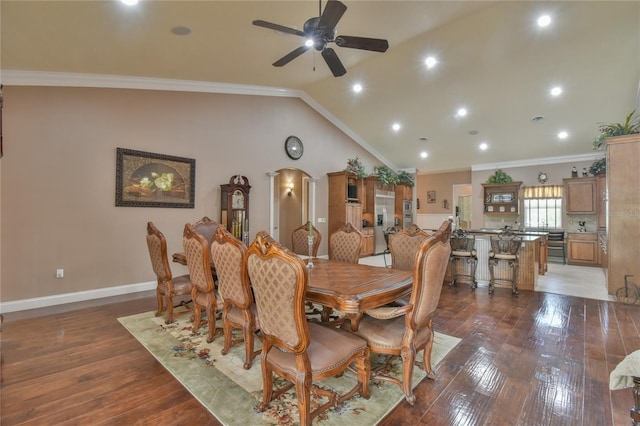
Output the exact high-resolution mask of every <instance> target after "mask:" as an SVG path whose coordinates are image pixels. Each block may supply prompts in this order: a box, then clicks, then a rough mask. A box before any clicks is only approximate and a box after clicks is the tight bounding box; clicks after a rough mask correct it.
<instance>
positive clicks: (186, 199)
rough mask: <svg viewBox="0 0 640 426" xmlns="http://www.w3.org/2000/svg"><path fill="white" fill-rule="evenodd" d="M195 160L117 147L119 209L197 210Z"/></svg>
mask: <svg viewBox="0 0 640 426" xmlns="http://www.w3.org/2000/svg"><path fill="white" fill-rule="evenodd" d="M195 183H196V160H195V159H192V158H182V157H174V156H171V155H164V154H155V153H152V152H143V151H134V150H132V149H125V148H117V152H116V206H117V207H177V208H188V209H192V208H193V207H194V199H195Z"/></svg>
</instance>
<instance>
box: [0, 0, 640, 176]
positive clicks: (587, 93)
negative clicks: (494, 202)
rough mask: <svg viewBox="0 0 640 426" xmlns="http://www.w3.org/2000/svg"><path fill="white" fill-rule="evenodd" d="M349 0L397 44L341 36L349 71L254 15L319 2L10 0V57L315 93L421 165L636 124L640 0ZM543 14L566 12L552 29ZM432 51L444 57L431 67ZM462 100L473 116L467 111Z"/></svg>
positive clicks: (577, 148) (292, 21) (351, 125)
mask: <svg viewBox="0 0 640 426" xmlns="http://www.w3.org/2000/svg"><path fill="white" fill-rule="evenodd" d="M343 3H344V4H345V5H346V6H347V10H346V12H345V14H344V16H343V17H342V19H341V20H340V21H339V23H338V26H337V34H338V35H354V36H365V37H375V38H383V39H387V40H388V41H389V45H390V47H389V49H388V50H387V52H385V53H377V52H369V51H363V50H356V49H350V48H344V47H338V46H336V45H335V44H333V43H331V44H330V46H331V47H333V48H334V50H335V51H336V53H337V54H338V56H339V58H340V59H341V61H342V63H343V64H344V65H345V67H346V69H347V74H346V75H344V76H342V77H338V78H336V77H333V76H332V74H331V72H330V71H329V69H328V67H327V65H326V64H325V63H324V60H323V58H322V56H321V55H320V52H316V51H315V50H313V49H311V50H309V51H307V52H306V53H304V54H302V55H301V56H299V57H298V58H296V59H295V60H293V61H292V62H290V63H289V64H287V65H285V66H284V67H279V68H277V67H273V66H272V65H271V64H272V63H273V62H275V61H276V60H277V59H279V58H281V57H282V56H284V55H285V54H287V53H289V52H290V51H292V50H294V49H295V48H297V47H298V46H300V44H301V43H302V42H303V39H302V38H301V37H297V36H295V35H290V34H283V33H279V32H276V31H274V30H270V29H265V28H261V27H257V26H254V25H252V21H253V20H255V19H262V20H265V21H269V22H273V23H277V24H280V25H284V26H289V27H295V28H298V29H302V26H303V24H304V22H305V21H306V20H307V19H308V18H311V17H313V16H318V14H319V4H318V2H316V1H307V0H306V1H271V0H261V1H185V0H173V1H151V0H141V1H140V2H139V3H138V4H137V5H135V6H125V5H124V4H122V3H121V2H120V1H116V0H108V1H55V0H51V1H13V0H3V1H2V2H1V3H0V13H1V24H2V27H1V36H2V39H1V43H2V44H1V52H0V53H1V61H2V62H1V63H0V65H1V68H2V70H3V71H25V70H29V71H49V72H66V73H88V74H108V75H119V76H135V77H153V78H166V79H177V80H193V81H199V82H214V83H230V84H233V85H252V86H268V87H278V88H287V89H292V90H296V91H300V92H301V93H305V94H306V95H307V97H308V98H309V99H311V100H312V101H313V103H314V104H316V106H317V107H319V108H320V109H322V110H323V112H324V113H325V115H327V116H328V117H329V118H330V119H332V120H333V121H334V122H336V123H337V124H338V125H339V126H340V127H342V128H345V129H347V130H348V133H349V134H350V135H351V136H352V137H353V138H354V139H355V140H356V141H358V142H359V143H361V144H363V145H364V146H365V147H368V148H369V149H370V150H372V151H373V152H375V153H377V154H378V156H379V157H380V158H381V160H382V161H384V162H386V163H388V164H389V165H391V166H393V167H395V168H415V169H418V170H421V171H438V170H454V169H464V168H468V167H471V166H472V165H478V164H488V163H501V162H515V161H518V160H527V159H537V158H548V157H564V156H572V155H578V154H585V153H590V152H591V141H592V140H593V138H594V137H595V136H596V135H597V129H598V124H599V123H601V122H619V121H623V120H624V118H625V117H626V115H627V114H628V113H629V112H630V111H631V110H633V109H634V108H636V107H637V105H638V103H639V102H638V89H639V82H640V2H637V1H619V2H618V1H584V2H582V1H557V2H539V1H536V2H531V1H511V2H506V1H493V2H481V1H442V2H440V1H365V0H355V1H354V0H351V1H349V0H343ZM324 6H325V1H324V0H323V1H322V8H324ZM542 14H548V15H549V16H550V17H551V24H550V25H549V26H547V27H544V28H540V27H538V26H537V25H536V20H537V18H538V17H539V16H540V15H542ZM176 27H184V28H188V29H189V30H190V33H189V34H187V35H177V34H175V33H174V31H176V30H174V29H175V28H176ZM172 30H174V31H172ZM428 56H434V57H436V58H437V60H438V63H437V65H436V66H434V67H433V68H430V69H429V68H427V66H426V65H425V62H424V61H425V58H426V57H428ZM355 83H359V84H361V85H362V91H361V92H360V93H354V92H353V90H352V86H353V85H354V84H355ZM554 86H560V87H561V88H562V94H561V95H560V96H557V97H554V96H552V95H550V93H549V91H550V89H551V88H552V87H554ZM462 107H464V108H466V109H467V111H468V114H467V116H466V117H457V116H456V111H457V110H458V109H459V108H462ZM534 117H542V118H541V119H537V120H534V119H533V118H534ZM393 123H398V124H399V125H400V129H399V130H398V131H394V130H392V127H391V126H392V124H393ZM561 131H566V132H567V135H568V136H567V138H566V139H560V138H558V133H559V132H561ZM421 138H426V140H421ZM483 142H484V143H486V144H487V149H486V150H484V151H483V150H480V149H479V145H480V144H481V143H483ZM422 152H426V153H427V154H428V156H427V157H426V158H421V156H420V153H422Z"/></svg>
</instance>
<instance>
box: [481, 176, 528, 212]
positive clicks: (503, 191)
mask: <svg viewBox="0 0 640 426" xmlns="http://www.w3.org/2000/svg"><path fill="white" fill-rule="evenodd" d="M520 185H522V182H511V183H504V184H492V183H483V184H482V187H483V190H484V213H485V214H512V215H513V214H516V215H517V214H518V207H519V196H520Z"/></svg>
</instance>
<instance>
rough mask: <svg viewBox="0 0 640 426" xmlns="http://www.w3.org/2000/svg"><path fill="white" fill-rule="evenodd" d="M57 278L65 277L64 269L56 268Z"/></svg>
mask: <svg viewBox="0 0 640 426" xmlns="http://www.w3.org/2000/svg"><path fill="white" fill-rule="evenodd" d="M56 278H64V269H56Z"/></svg>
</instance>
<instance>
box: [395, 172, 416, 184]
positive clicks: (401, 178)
mask: <svg viewBox="0 0 640 426" xmlns="http://www.w3.org/2000/svg"><path fill="white" fill-rule="evenodd" d="M398 185H407V186H408V187H410V188H413V186H414V185H415V183H414V182H413V178H412V177H411V175H410V174H409V172H406V171H404V170H402V171H401V172H400V173H398Z"/></svg>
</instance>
